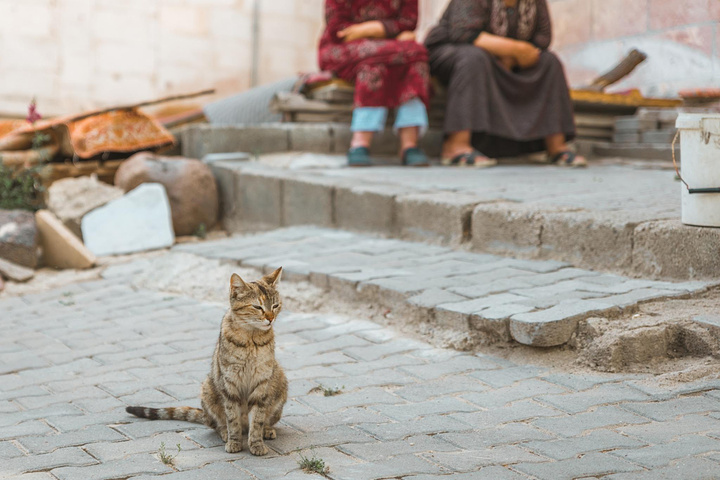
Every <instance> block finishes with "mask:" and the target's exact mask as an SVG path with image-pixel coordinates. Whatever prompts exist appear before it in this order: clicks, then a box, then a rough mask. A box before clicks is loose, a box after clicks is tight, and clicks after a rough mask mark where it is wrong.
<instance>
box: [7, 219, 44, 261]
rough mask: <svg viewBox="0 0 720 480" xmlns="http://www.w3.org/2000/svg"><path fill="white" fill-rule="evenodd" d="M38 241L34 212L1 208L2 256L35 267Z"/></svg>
mask: <svg viewBox="0 0 720 480" xmlns="http://www.w3.org/2000/svg"><path fill="white" fill-rule="evenodd" d="M37 242H38V235H37V227H36V225H35V215H34V214H33V213H32V212H27V211H25V210H0V258H4V259H5V260H8V261H10V262H12V263H16V264H18V265H21V266H24V267H30V268H35V267H36V266H37Z"/></svg>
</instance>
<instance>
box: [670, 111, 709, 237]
mask: <svg viewBox="0 0 720 480" xmlns="http://www.w3.org/2000/svg"><path fill="white" fill-rule="evenodd" d="M675 126H676V127H677V128H678V130H680V142H681V143H680V144H681V148H682V171H681V175H682V178H683V180H684V181H685V183H687V185H688V186H689V187H690V190H688V188H687V187H686V186H685V184H683V183H681V188H682V223H684V224H686V225H696V226H700V227H720V115H718V114H712V113H700V114H689V113H681V114H680V115H679V116H678V119H677V123H676V124H675ZM703 189H705V190H707V189H709V190H711V191H712V190H717V193H714V192H710V193H703V192H702V191H701V192H697V190H703Z"/></svg>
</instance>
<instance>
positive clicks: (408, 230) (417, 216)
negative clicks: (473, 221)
mask: <svg viewBox="0 0 720 480" xmlns="http://www.w3.org/2000/svg"><path fill="white" fill-rule="evenodd" d="M484 200H486V199H484V198H483V197H481V196H470V195H462V194H457V193H454V192H442V193H424V194H423V193H420V194H412V195H405V196H401V197H398V199H397V222H398V230H399V235H400V236H401V237H402V238H405V239H408V240H414V241H420V242H427V241H429V242H439V243H444V244H451V245H459V244H461V243H463V242H465V241H467V240H469V239H470V218H471V216H472V211H473V208H475V205H477V204H478V203H482V202H483V201H484Z"/></svg>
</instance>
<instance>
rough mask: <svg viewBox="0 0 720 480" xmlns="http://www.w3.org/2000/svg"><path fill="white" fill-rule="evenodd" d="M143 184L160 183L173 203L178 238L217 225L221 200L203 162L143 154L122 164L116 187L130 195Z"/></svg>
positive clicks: (117, 175)
mask: <svg viewBox="0 0 720 480" xmlns="http://www.w3.org/2000/svg"><path fill="white" fill-rule="evenodd" d="M143 183H160V184H162V185H163V186H164V187H165V190H166V191H167V194H168V198H169V200H170V209H171V211H172V220H173V228H174V230H175V235H178V236H182V235H193V234H195V233H197V232H198V230H199V229H201V228H203V226H204V228H206V229H210V228H212V227H213V226H214V225H215V223H217V218H218V210H219V200H218V192H217V185H216V183H215V177H214V176H213V174H212V171H211V170H210V168H209V167H208V166H207V165H205V164H204V163H202V162H201V161H200V160H195V159H192V158H185V157H163V156H159V155H154V154H152V153H149V152H140V153H137V154H135V155H133V156H132V157H130V158H128V159H127V160H126V161H124V162H123V163H122V165H120V168H119V169H118V171H117V173H116V174H115V185H116V186H117V187H120V188H122V189H123V190H124V191H125V192H129V191H130V190H132V189H134V188H135V187H137V186H138V185H141V184H143Z"/></svg>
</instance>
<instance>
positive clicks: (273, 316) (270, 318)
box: [265, 313, 275, 323]
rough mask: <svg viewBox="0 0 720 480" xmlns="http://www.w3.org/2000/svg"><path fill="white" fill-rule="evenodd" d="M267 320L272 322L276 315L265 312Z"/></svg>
mask: <svg viewBox="0 0 720 480" xmlns="http://www.w3.org/2000/svg"><path fill="white" fill-rule="evenodd" d="M265 320H267V321H268V322H271V323H272V321H273V320H275V315H274V314H272V313H266V314H265Z"/></svg>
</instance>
